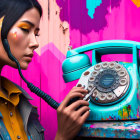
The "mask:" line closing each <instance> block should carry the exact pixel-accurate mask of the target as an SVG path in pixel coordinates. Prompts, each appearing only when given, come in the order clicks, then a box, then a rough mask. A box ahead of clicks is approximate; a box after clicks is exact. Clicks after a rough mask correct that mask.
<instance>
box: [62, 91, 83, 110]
mask: <svg viewBox="0 0 140 140" xmlns="http://www.w3.org/2000/svg"><path fill="white" fill-rule="evenodd" d="M75 97H79V98H83V97H84V95H83V94H82V93H79V92H75V93H74V94H70V95H67V96H66V97H65V99H64V100H63V102H62V103H61V104H60V106H61V107H62V108H65V107H66V106H67V104H68V103H69V102H70V100H71V99H73V98H75Z"/></svg>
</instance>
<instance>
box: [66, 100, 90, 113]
mask: <svg viewBox="0 0 140 140" xmlns="http://www.w3.org/2000/svg"><path fill="white" fill-rule="evenodd" d="M80 106H89V102H88V101H84V100H77V101H75V102H73V103H72V104H71V105H69V106H68V108H69V110H71V111H72V110H76V109H77V108H78V107H80Z"/></svg>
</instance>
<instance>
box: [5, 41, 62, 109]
mask: <svg viewBox="0 0 140 140" xmlns="http://www.w3.org/2000/svg"><path fill="white" fill-rule="evenodd" d="M2 43H3V46H4V49H5V51H6V52H7V54H8V57H9V58H10V59H11V60H12V61H14V62H15V63H16V64H17V68H18V71H19V74H20V76H21V78H22V79H23V80H24V82H25V83H26V84H27V86H28V88H29V89H30V90H31V91H32V92H34V93H35V94H36V95H37V96H39V97H41V98H42V99H43V100H45V101H46V102H47V103H48V104H49V105H50V106H51V107H53V108H54V109H57V108H58V107H59V103H57V102H56V101H55V100H54V99H52V98H51V96H49V95H48V94H46V93H45V92H43V91H41V90H40V89H39V88H38V87H36V86H34V85H33V84H32V83H30V82H28V81H27V80H26V79H25V78H24V76H23V75H22V72H21V68H20V64H19V62H18V61H17V59H16V58H15V57H14V56H13V55H12V53H11V51H10V46H9V43H8V40H7V39H4V40H2Z"/></svg>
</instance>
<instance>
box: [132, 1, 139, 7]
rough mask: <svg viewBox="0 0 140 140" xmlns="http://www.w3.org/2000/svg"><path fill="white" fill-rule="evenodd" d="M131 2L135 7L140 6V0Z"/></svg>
mask: <svg viewBox="0 0 140 140" xmlns="http://www.w3.org/2000/svg"><path fill="white" fill-rule="evenodd" d="M132 2H133V3H134V4H135V5H136V6H137V8H139V7H140V0H132Z"/></svg>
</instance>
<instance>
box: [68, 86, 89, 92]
mask: <svg viewBox="0 0 140 140" xmlns="http://www.w3.org/2000/svg"><path fill="white" fill-rule="evenodd" d="M71 92H81V93H88V90H86V89H83V88H81V87H76V88H73V89H72V90H71ZM69 93H70V92H69Z"/></svg>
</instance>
